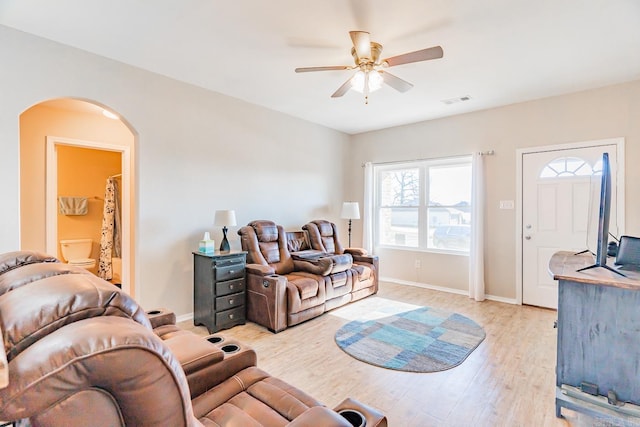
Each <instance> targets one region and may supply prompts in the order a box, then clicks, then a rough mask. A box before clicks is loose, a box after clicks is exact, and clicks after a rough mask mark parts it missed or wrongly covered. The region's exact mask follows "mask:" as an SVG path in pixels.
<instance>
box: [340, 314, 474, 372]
mask: <svg viewBox="0 0 640 427" xmlns="http://www.w3.org/2000/svg"><path fill="white" fill-rule="evenodd" d="M484 338H485V333H484V329H483V328H482V327H481V326H480V325H478V324H477V323H476V322H474V321H473V320H471V319H469V318H468V317H465V316H462V315H460V314H457V313H451V312H447V311H444V310H439V309H436V308H430V307H422V308H419V309H417V310H411V311H405V312H403V313H398V314H394V315H393V316H389V317H384V318H381V319H376V320H367V321H359V320H354V321H351V322H349V323H347V324H346V325H344V326H342V327H341V328H340V329H339V330H338V332H336V336H335V340H336V343H337V344H338V346H339V347H340V348H341V349H342V350H344V351H345V352H346V353H347V354H349V355H350V356H352V357H354V358H356V359H358V360H361V361H363V362H366V363H369V364H372V365H375V366H380V367H383V368H388V369H395V370H399V371H409V372H436V371H444V370H446V369H451V368H453V367H455V366H457V365H459V364H460V363H462V362H463V361H464V360H465V359H466V358H467V356H469V354H471V352H472V351H473V350H474V349H475V348H476V347H477V346H478V345H479V344H480V343H481V342H482V340H484Z"/></svg>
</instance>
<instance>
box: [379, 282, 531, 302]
mask: <svg viewBox="0 0 640 427" xmlns="http://www.w3.org/2000/svg"><path fill="white" fill-rule="evenodd" d="M380 281H381V282H391V283H397V284H398V285H408V286H416V287H418V288H425V289H431V290H434V291H440V292H448V293H450V294H457V295H467V296H468V295H469V292H468V291H463V290H461V289H455V288H447V287H444V286H435V285H430V284H428V283H420V282H412V281H410V280H401V279H394V278H392V277H381V278H380ZM484 298H485V299H488V300H490V301H496V302H503V303H505V304H513V305H518V301H517V300H516V299H515V298H504V297H499V296H495V295H485V296H484Z"/></svg>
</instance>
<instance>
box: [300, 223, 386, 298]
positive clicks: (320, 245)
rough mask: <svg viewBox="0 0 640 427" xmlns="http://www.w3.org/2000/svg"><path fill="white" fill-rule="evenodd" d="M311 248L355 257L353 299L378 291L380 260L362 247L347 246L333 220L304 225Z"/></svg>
mask: <svg viewBox="0 0 640 427" xmlns="http://www.w3.org/2000/svg"><path fill="white" fill-rule="evenodd" d="M302 229H303V230H304V231H306V233H307V237H308V240H309V244H310V246H311V249H313V250H316V251H321V252H324V253H327V254H349V255H351V257H352V258H353V268H352V271H353V290H352V292H351V298H352V299H351V300H352V301H355V300H358V299H362V298H364V297H366V296H369V295H371V294H375V293H376V292H378V276H379V261H378V257H377V256H375V255H369V254H368V253H367V251H366V250H365V249H362V248H345V247H343V246H342V244H341V243H340V239H339V238H338V228H337V227H336V225H335V224H334V223H332V222H329V221H326V220H323V219H317V220H314V221H311V222H309V223H307V224H305V225H303V226H302Z"/></svg>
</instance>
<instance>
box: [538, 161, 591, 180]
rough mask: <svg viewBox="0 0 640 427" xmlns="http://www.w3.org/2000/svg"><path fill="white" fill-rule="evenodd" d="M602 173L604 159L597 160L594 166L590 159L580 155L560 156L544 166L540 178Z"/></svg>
mask: <svg viewBox="0 0 640 427" xmlns="http://www.w3.org/2000/svg"><path fill="white" fill-rule="evenodd" d="M600 173H602V160H599V161H598V162H596V164H595V165H594V166H593V167H592V166H591V165H590V164H589V162H588V161H586V160H584V159H581V158H578V157H558V158H556V159H553V160H551V161H550V162H549V163H547V164H546V165H545V166H544V167H543V168H542V171H541V172H540V178H564V177H567V178H568V177H576V176H591V175H598V174H600Z"/></svg>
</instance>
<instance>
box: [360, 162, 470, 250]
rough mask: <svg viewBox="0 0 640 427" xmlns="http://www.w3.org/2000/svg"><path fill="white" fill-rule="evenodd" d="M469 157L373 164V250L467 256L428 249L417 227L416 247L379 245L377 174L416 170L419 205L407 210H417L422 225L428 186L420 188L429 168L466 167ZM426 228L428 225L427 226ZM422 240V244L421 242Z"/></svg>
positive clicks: (425, 212) (425, 214)
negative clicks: (419, 185) (418, 176)
mask: <svg viewBox="0 0 640 427" xmlns="http://www.w3.org/2000/svg"><path fill="white" fill-rule="evenodd" d="M471 159H472V156H471V155H457V156H450V157H441V158H434V159H416V160H407V161H396V162H389V163H377V164H376V163H374V164H373V165H372V166H373V182H372V186H373V189H372V192H373V212H372V214H373V224H372V226H373V230H374V232H373V245H374V248H380V249H387V250H398V251H410V252H426V253H438V254H447V255H457V256H465V257H468V256H469V251H461V250H454V249H442V248H429V247H427V245H428V238H425V236H426V233H428V232H425V231H424V230H422V228H421V227H419V231H418V246H417V247H414V246H398V245H391V244H383V243H380V233H379V230H380V227H379V212H380V208H381V205H380V191H379V190H380V186H379V174H380V173H381V172H384V171H388V170H398V169H411V168H418V169H419V174H420V184H421V189H420V194H419V204H418V206H415V207H408V208H416V209H418V218H419V224H421V223H422V221H420V218H426V217H427V211H428V208H429V206H427V200H429V186H428V185H426V188H422V185H423V184H428V183H427V178H426V176H425V175H426V172H427V170H428V168H429V167H433V166H438V165H441V166H444V165H446V166H453V165H456V164H461V165H467V164H469V165H470V164H471ZM427 228H428V225H427ZM423 240H425V241H424V243H423V242H422V241H423Z"/></svg>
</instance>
